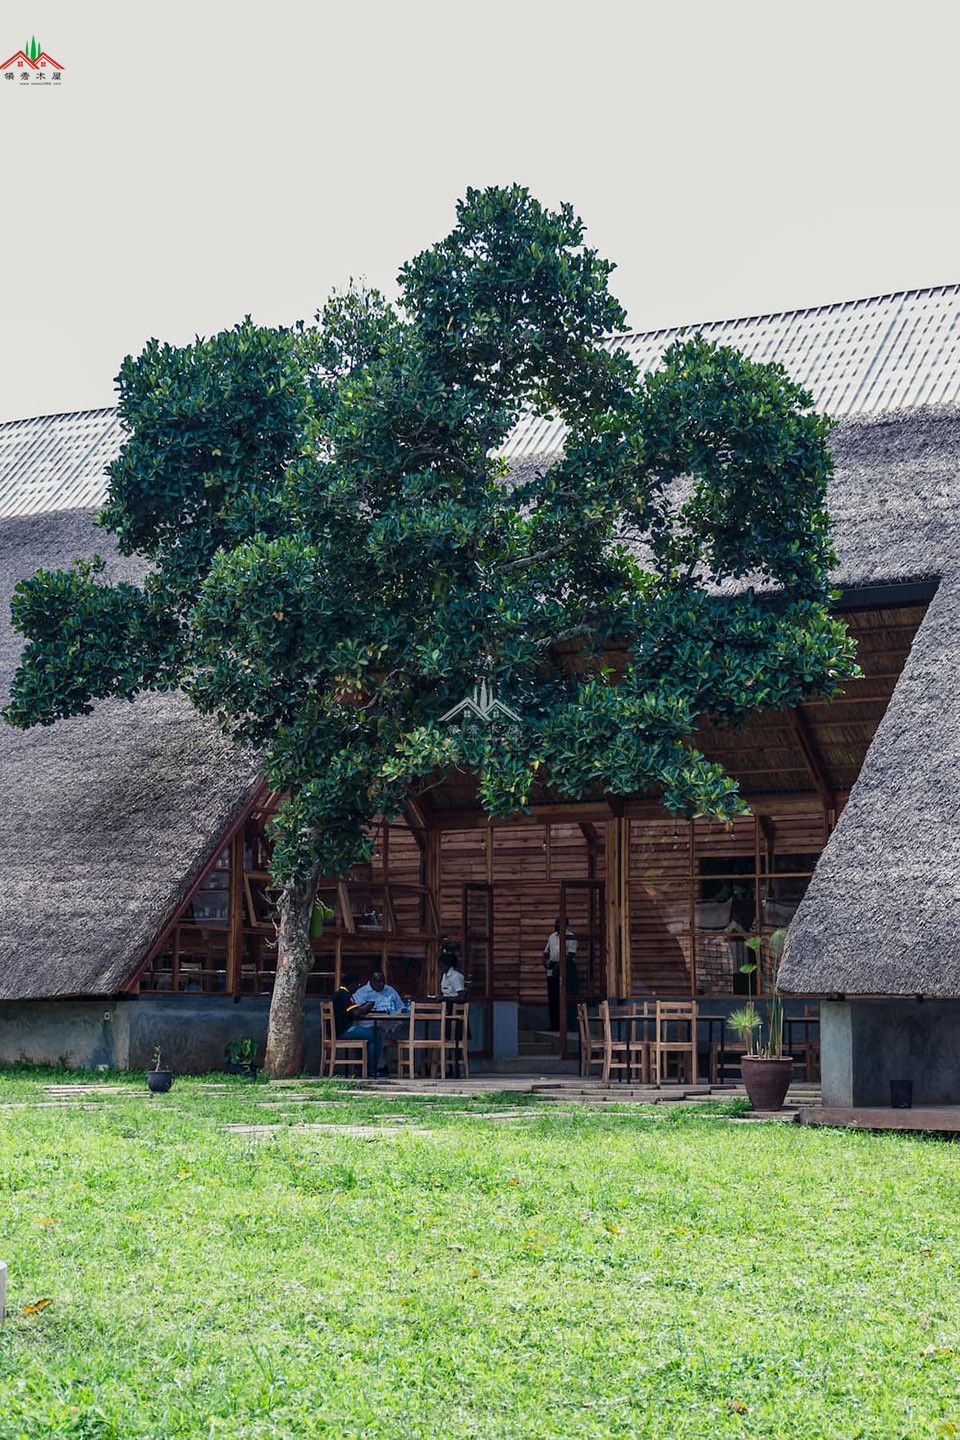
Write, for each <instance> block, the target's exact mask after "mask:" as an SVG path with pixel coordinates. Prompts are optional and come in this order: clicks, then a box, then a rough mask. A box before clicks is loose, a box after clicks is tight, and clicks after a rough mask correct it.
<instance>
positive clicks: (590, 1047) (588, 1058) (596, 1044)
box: [577, 1001, 607, 1077]
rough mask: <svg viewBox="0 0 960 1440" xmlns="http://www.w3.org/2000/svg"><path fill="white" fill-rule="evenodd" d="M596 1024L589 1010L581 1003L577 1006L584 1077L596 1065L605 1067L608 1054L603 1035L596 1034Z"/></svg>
mask: <svg viewBox="0 0 960 1440" xmlns="http://www.w3.org/2000/svg"><path fill="white" fill-rule="evenodd" d="M594 1023H595V1022H594V1021H593V1020H591V1018H590V1012H589V1010H588V1009H587V1007H586V1005H585V1004H584V1003H583V1001H581V1002H580V1003H579V1004H578V1006H577V1026H578V1029H579V1031H580V1074H581V1075H583V1076H584V1077H586V1076H588V1075H589V1074H590V1072H591V1070H592V1069H593V1067H594V1065H601V1066H602V1065H603V1059H604V1056H605V1055H606V1053H607V1052H606V1046H605V1044H604V1039H603V1035H602V1033H601V1034H600V1035H596V1034H594V1030H593V1026H594Z"/></svg>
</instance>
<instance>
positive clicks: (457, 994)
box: [439, 945, 467, 1005]
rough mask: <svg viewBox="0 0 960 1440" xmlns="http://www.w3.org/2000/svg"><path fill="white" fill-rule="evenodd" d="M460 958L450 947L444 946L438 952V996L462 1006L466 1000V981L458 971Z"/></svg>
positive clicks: (459, 970)
mask: <svg viewBox="0 0 960 1440" xmlns="http://www.w3.org/2000/svg"><path fill="white" fill-rule="evenodd" d="M459 960H460V957H459V956H458V954H457V952H456V950H455V949H454V947H453V946H452V945H444V947H443V949H442V950H441V951H440V962H439V963H440V994H441V995H442V996H443V998H444V1000H452V1001H454V1002H455V1003H456V1004H458V1005H459V1004H462V1002H463V1001H464V1000H465V999H466V994H467V980H466V976H465V975H464V973H463V971H462V970H461V969H460V964H459Z"/></svg>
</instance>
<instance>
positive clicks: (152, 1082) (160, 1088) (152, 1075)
mask: <svg viewBox="0 0 960 1440" xmlns="http://www.w3.org/2000/svg"><path fill="white" fill-rule="evenodd" d="M160 1060H161V1055H160V1046H159V1045H158V1046H157V1048H156V1049H155V1050H154V1052H153V1068H152V1069H150V1070H148V1071H147V1085H148V1086H149V1088H150V1089H151V1090H152V1091H153V1093H154V1095H166V1093H167V1091H168V1090H169V1089H170V1086H171V1085H172V1084H173V1071H172V1070H161V1069H160Z"/></svg>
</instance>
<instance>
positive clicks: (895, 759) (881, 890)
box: [780, 532, 960, 997]
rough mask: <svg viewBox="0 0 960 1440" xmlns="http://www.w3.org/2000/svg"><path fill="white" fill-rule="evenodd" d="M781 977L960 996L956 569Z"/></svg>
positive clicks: (829, 852)
mask: <svg viewBox="0 0 960 1440" xmlns="http://www.w3.org/2000/svg"><path fill="white" fill-rule="evenodd" d="M952 538H953V542H954V544H955V543H956V533H955V532H954V536H953V537H952ZM780 979H781V985H782V987H783V988H784V989H785V990H786V991H788V992H791V993H802V994H816V995H830V994H846V995H926V996H931V997H933V996H941V997H945V996H954V997H956V996H960V567H957V566H956V565H955V566H954V568H952V569H950V570H949V571H948V572H947V573H946V574H945V575H944V578H943V580H942V582H941V584H940V587H939V589H938V591H937V594H936V596H935V597H934V599H933V601H932V602H931V604H930V607H929V609H928V611H927V614H926V617H925V619H924V621H923V624H922V625H921V626H920V629H919V631H918V632H917V637H916V639H915V640H914V643H913V649H912V651H911V653H910V657H909V659H908V660H907V663H906V666H905V667H904V671H903V674H902V675H901V677H900V680H899V683H898V684H897V687H896V690H895V691H894V694H893V699H892V700H891V702H890V705H889V708H888V709H887V713H886V715H885V716H884V718H883V720H882V721H881V722H880V726H879V728H878V730H877V733H876V735H875V737H874V740H873V744H872V745H871V747H870V749H869V751H868V752H867V757H866V760H865V761H864V765H863V769H862V770H861V772H860V778H859V780H858V781H857V783H856V785H855V786H854V787H853V790H852V792H851V795H850V799H849V801H848V802H847V805H846V808H845V809H844V811H843V814H842V815H841V816H840V820H839V823H838V825H837V828H836V830H835V831H834V833H833V835H832V836H831V838H830V841H829V843H828V845H827V848H826V850H825V851H824V853H823V855H822V856H821V859H820V863H819V864H818V866H817V869H816V872H815V874H814V877H813V879H812V881H811V882H810V887H809V889H808V891H807V893H806V896H805V897H804V899H803V901H802V903H801V905H800V908H799V910H798V912H797V914H796V916H795V918H794V920H793V923H792V924H791V926H790V931H789V938H788V943H787V949H786V951H785V953H784V957H783V961H782V963H781V968H780Z"/></svg>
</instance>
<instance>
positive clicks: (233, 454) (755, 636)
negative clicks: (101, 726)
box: [6, 187, 855, 1075]
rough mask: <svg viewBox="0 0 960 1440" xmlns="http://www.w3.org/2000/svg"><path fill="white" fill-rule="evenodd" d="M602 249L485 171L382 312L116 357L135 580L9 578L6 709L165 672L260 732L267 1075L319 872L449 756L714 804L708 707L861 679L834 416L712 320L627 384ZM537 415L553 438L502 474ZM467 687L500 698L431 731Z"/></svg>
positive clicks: (125, 685)
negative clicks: (505, 455)
mask: <svg viewBox="0 0 960 1440" xmlns="http://www.w3.org/2000/svg"><path fill="white" fill-rule="evenodd" d="M612 268H613V267H612V266H611V265H610V264H609V263H608V262H607V261H605V260H602V259H600V258H599V257H598V256H597V254H596V253H595V252H594V251H593V250H591V249H589V248H587V247H586V246H585V245H584V231H583V225H582V223H581V222H580V220H579V219H577V217H576V216H575V215H574V213H573V211H572V210H571V209H570V207H569V206H563V207H561V208H560V210H558V211H555V212H551V211H549V210H546V209H545V208H543V207H542V206H541V205H540V204H538V202H537V201H536V200H535V199H533V198H532V197H531V196H530V195H529V194H528V193H527V191H526V190H524V189H522V188H520V187H512V188H507V189H491V190H486V191H470V192H469V193H468V194H467V196H466V198H465V200H464V201H462V202H461V204H460V205H459V206H458V209H457V224H456V227H455V228H454V230H453V231H452V232H451V233H450V235H448V236H447V238H446V239H444V240H442V241H441V242H440V243H439V244H437V245H434V246H433V247H431V248H430V249H428V250H426V251H425V252H424V253H423V254H421V255H419V256H417V257H416V258H415V259H414V260H412V261H410V262H409V263H408V264H407V265H405V266H404V268H403V269H402V270H401V272H400V276H399V302H398V304H397V305H396V306H394V305H391V304H389V303H387V301H386V300H385V299H383V297H382V296H380V295H378V294H376V293H372V292H363V291H350V292H348V293H347V294H345V295H340V296H336V297H334V298H333V299H332V300H331V301H330V302H329V303H328V304H327V306H326V307H325V309H324V310H323V311H322V312H321V313H320V314H319V315H318V316H317V323H316V324H315V325H313V326H309V327H304V326H300V327H297V328H295V329H293V330H266V329H260V328H257V327H256V326H254V325H253V324H251V323H250V321H249V320H247V321H245V322H244V323H243V324H242V325H239V326H237V327H236V329H234V330H231V331H228V332H225V333H224V334H221V335H218V336H216V337H214V338H213V339H211V340H202V341H198V342H197V343H196V344H194V345H191V346H188V347H186V348H183V349H172V348H171V347H169V346H161V345H158V344H157V343H156V342H154V341H151V342H150V344H149V345H148V346H147V347H146V349H145V350H144V352H143V354H142V355H140V356H139V357H138V358H137V359H128V360H126V361H125V362H124V365H123V367H122V369H121V372H120V375H119V378H118V387H119V396H120V413H121V417H122V420H123V423H124V427H125V431H126V440H125V443H124V446H123V449H122V451H121V454H120V456H119V458H118V459H117V460H116V461H115V462H114V464H113V465H112V466H111V469H110V489H109V498H108V501H107V504H106V507H105V509H104V510H103V512H102V514H101V516H100V519H99V523H100V524H101V525H103V526H104V528H105V529H107V530H108V531H110V532H112V534H113V535H114V536H115V537H116V540H117V543H118V545H119V547H120V550H121V551H122V552H123V553H125V554H133V553H137V554H140V555H142V556H144V557H145V558H146V559H147V560H148V561H149V562H150V567H151V569H150V573H149V575H148V577H147V579H146V580H145V581H144V582H143V584H142V585H140V586H135V585H113V586H111V585H107V584H105V583H104V582H103V578H102V576H101V574H100V573H98V567H97V564H96V562H93V563H90V562H78V563H77V564H76V565H75V566H74V567H73V568H72V569H71V570H68V571H65V572H57V573H47V572H40V573H38V574H37V575H36V576H34V577H33V578H31V579H29V580H27V581H25V582H23V583H22V584H21V585H20V586H18V588H17V591H16V594H15V598H14V603H13V617H14V623H15V624H16V626H17V628H18V629H19V630H20V631H21V632H22V633H23V634H24V636H25V637H26V639H27V642H28V643H27V645H26V648H25V650H24V654H23V659H22V663H21V666H20V669H19V671H18V673H17V676H16V679H15V681H14V685H13V690H12V694H11V698H10V703H9V706H8V708H7V711H6V715H7V718H8V720H9V721H10V722H11V723H13V724H15V725H21V726H27V725H32V724H36V723H41V724H49V723H52V722H53V721H55V720H56V719H58V718H60V717H62V716H66V715H76V714H78V713H83V712H86V711H88V710H89V709H90V708H91V705H92V703H93V702H94V701H95V700H96V699H97V698H100V697H104V696H109V695H123V696H128V697H130V698H132V697H133V696H134V695H135V694H136V693H137V692H138V691H140V690H143V689H157V688H169V687H171V686H179V687H182V688H183V689H184V690H185V691H186V693H187V694H188V695H189V696H190V697H191V699H192V700H193V702H194V704H195V705H196V706H197V707H198V709H200V710H201V711H204V712H206V713H209V714H212V715H215V716H216V717H217V718H218V719H219V721H220V723H221V724H222V725H223V727H224V728H225V729H226V730H227V731H228V732H229V733H230V734H231V735H232V736H234V737H235V739H236V741H237V743H238V744H241V745H250V746H257V747H260V749H261V750H262V752H263V755H264V763H265V767H266V770H267V774H268V776H269V779H270V782H271V785H272V786H273V787H274V789H276V790H277V791H279V792H281V793H282V794H283V795H284V797H285V798H284V800H283V803H282V805H281V808H280V811H279V814H278V815H277V817H276V821H275V824H274V835H275V848H274V854H273V874H274V878H275V880H276V882H277V885H278V889H279V900H278V912H279V920H278V960H277V977H276V983H275V987H274V993H273V1000H272V1005H271V1013H270V1032H269V1038H268V1051H267V1068H268V1071H269V1073H271V1074H273V1075H283V1074H290V1073H293V1072H295V1071H296V1070H297V1069H298V1068H299V1065H300V1061H301V1044H302V1027H303V998H304V992H305V985H306V978H307V974H308V971H309V969H310V967H311V964H312V954H311V950H310V942H309V923H310V916H311V911H312V907H313V903H314V897H315V893H316V885H317V880H318V878H319V877H320V875H321V874H326V875H337V874H341V873H343V871H344V870H345V869H346V868H347V867H348V866H350V865H351V864H352V863H354V862H356V861H357V860H358V859H360V858H361V857H363V856H364V855H365V854H366V853H367V847H368V838H367V837H368V833H369V827H370V825H371V822H372V821H373V820H374V818H375V817H376V816H378V815H387V816H389V815H392V814H395V813H396V812H397V810H398V809H399V807H400V806H401V804H402V803H403V800H404V797H405V796H406V795H408V794H409V791H410V789H411V787H413V788H417V787H422V786H424V785H425V784H429V783H436V782H437V781H438V780H439V779H441V778H442V777H443V775H444V774H445V773H448V772H449V771H450V769H451V767H457V768H459V769H461V770H464V771H467V772H469V773H471V774H472V775H473V776H475V777H476V783H477V789H478V795H479V799H480V803H481V804H482V805H483V807H484V808H485V809H486V811H487V812H488V813H489V814H491V815H505V814H510V813H515V812H517V811H520V810H522V809H523V808H524V807H525V806H526V805H527V804H528V803H529V799H530V796H531V794H532V793H536V787H549V790H550V791H552V792H553V793H554V794H555V795H558V796H561V797H566V798H570V799H576V798H579V797H583V796H585V795H588V794H598V793H599V794H608V795H625V794H632V793H636V792H638V791H639V792H645V793H653V794H657V795H660V796H661V797H662V799H663V803H664V804H665V806H666V807H667V808H668V809H669V810H671V811H673V812H674V813H683V814H706V815H711V816H717V817H724V818H728V817H731V816H733V815H735V814H736V813H738V812H739V811H741V810H742V809H743V808H744V807H743V801H742V800H741V798H740V796H739V794H738V790H737V785H736V783H735V781H734V780H733V779H732V778H731V777H730V776H729V775H728V774H726V773H725V772H724V771H723V770H722V769H721V768H720V767H719V766H717V765H716V764H712V763H710V762H709V761H708V760H707V759H706V758H705V757H704V756H703V754H702V753H700V751H699V750H698V749H697V743H696V730H697V726H698V723H699V722H700V720H701V719H702V718H703V717H705V716H710V717H713V718H717V717H721V718H723V719H725V720H727V721H729V722H731V723H737V722H738V721H741V720H742V719H743V718H744V717H745V716H746V715H748V714H749V713H750V712H751V711H752V710H754V709H756V708H758V707H778V706H782V705H793V704H796V703H797V702H798V701H800V700H802V699H804V698H808V697H811V696H818V697H829V696H830V695H831V694H832V693H833V692H834V690H835V688H836V686H837V684H838V682H839V681H840V680H841V679H843V678H844V677H846V676H848V675H849V674H850V673H852V672H853V670H854V668H855V667H854V661H853V654H852V646H851V642H850V640H849V637H848V635H847V633H846V631H845V629H844V627H843V625H842V624H841V623H840V622H839V621H837V620H836V619H835V618H833V617H832V616H831V613H830V601H831V588H830V579H829V572H830V567H831V564H832V561H833V555H832V550H831V542H830V529H829V520H828V515H827V511H826V503H825V502H826V486H827V481H828V477H829V474H830V454H829V449H828V445H827V435H828V422H827V421H826V420H825V419H824V418H822V417H820V416H818V415H816V414H815V413H814V412H813V410H812V407H811V401H810V397H809V396H808V395H806V394H805V393H804V392H803V391H802V390H801V389H799V388H798V387H797V386H796V385H794V384H793V383H792V382H791V380H790V379H789V378H788V376H787V375H786V374H785V372H784V371H783V370H782V369H781V368H780V367H779V366H775V365H758V364H754V363H752V362H751V361H749V360H747V359H745V358H744V357H743V356H742V355H740V354H738V353H736V352H735V351H733V350H729V349H723V348H718V347H715V346H713V345H709V344H707V343H706V342H705V341H704V340H703V339H702V338H699V337H693V338H691V339H688V340H684V341H681V342H678V343H677V344H675V345H673V346H672V347H671V348H670V349H669V350H668V351H667V353H666V355H665V356H664V359H663V363H662V365H661V366H660V367H659V368H658V369H657V371H656V372H655V373H652V374H650V375H640V374H638V373H637V372H636V370H635V368H634V366H633V365H632V364H631V362H630V361H629V359H628V358H627V357H626V355H625V354H624V353H623V352H622V351H621V350H618V349H617V348H616V347H610V346H608V345H606V344H605V343H604V336H605V335H607V334H608V333H609V332H611V331H616V330H618V329H622V328H623V327H624V325H625V317H624V314H623V312H622V310H621V308H620V306H619V304H618V303H617V302H616V300H615V299H614V298H613V297H612V296H611V294H610V291H609V288H608V282H609V277H610V273H611V270H612ZM524 411H528V412H533V413H534V414H537V415H544V416H547V415H550V416H554V417H558V418H560V419H561V420H562V421H563V422H564V425H565V427H566V440H565V444H564V448H563V452H562V454H558V455H557V456H555V457H553V458H552V459H551V460H550V461H549V463H544V464H543V465H541V466H539V467H536V468H534V469H531V470H529V471H524V472H522V473H520V474H513V475H511V474H510V473H509V471H508V469H507V467H506V465H505V464H504V463H503V461H502V460H501V459H499V458H498V451H499V450H500V449H501V448H502V446H503V442H504V441H505V439H506V437H507V436H508V435H509V433H510V431H511V429H512V428H513V426H514V425H515V424H516V422H517V420H518V418H519V416H520V415H521V413H522V412H524ZM571 648H572V649H573V650H574V651H575V653H576V665H574V666H571V665H570V664H564V663H563V661H562V658H561V656H562V654H563V653H568V652H569V651H570V650H571ZM615 655H616V656H620V657H621V658H620V659H619V660H612V659H611V656H615ZM623 657H625V658H623ZM479 684H484V685H486V686H487V687H489V688H488V691H487V692H486V693H487V694H489V693H490V692H491V691H492V692H493V693H494V694H495V695H496V696H497V697H498V699H499V700H500V701H502V702H503V704H504V705H505V706H506V707H507V710H506V711H502V712H501V719H500V720H493V721H491V722H490V723H480V724H471V723H463V724H461V723H458V722H456V721H452V720H444V718H443V717H444V716H446V715H447V714H448V712H449V711H450V710H451V709H453V708H454V707H456V705H457V703H458V702H459V701H461V700H463V699H464V698H465V697H467V696H469V695H470V694H471V692H472V691H473V690H474V687H476V686H477V685H479Z"/></svg>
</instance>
